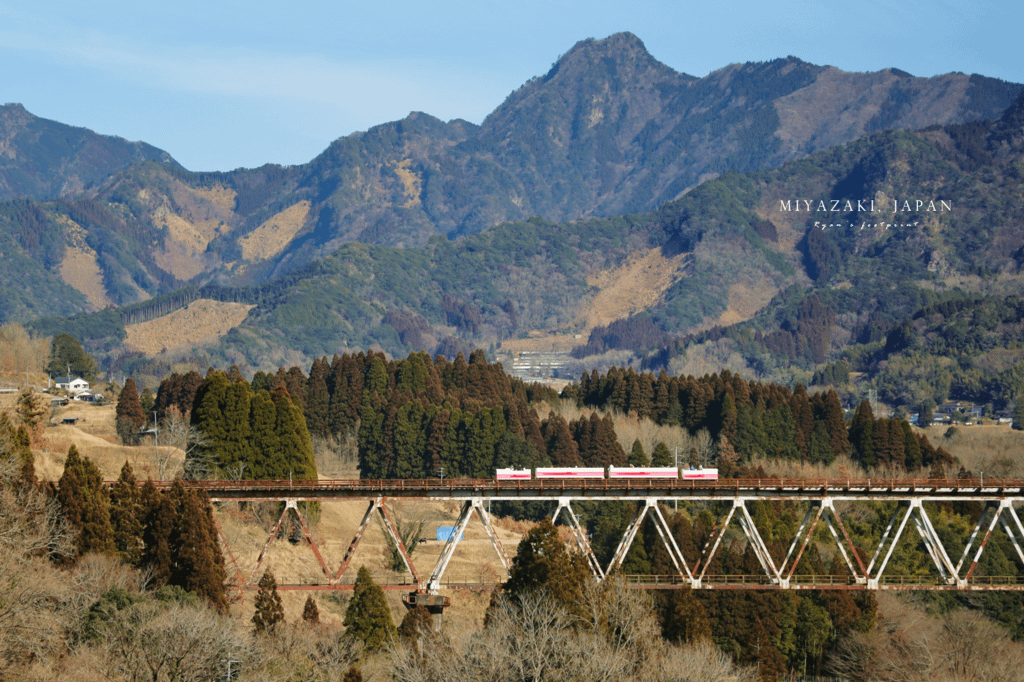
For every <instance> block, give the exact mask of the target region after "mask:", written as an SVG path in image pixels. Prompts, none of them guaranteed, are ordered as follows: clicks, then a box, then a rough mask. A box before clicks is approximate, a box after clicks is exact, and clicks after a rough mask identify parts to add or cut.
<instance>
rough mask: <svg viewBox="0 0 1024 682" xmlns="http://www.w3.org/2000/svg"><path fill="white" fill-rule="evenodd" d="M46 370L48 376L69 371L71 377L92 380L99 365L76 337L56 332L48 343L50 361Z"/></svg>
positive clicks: (60, 374) (62, 374)
mask: <svg viewBox="0 0 1024 682" xmlns="http://www.w3.org/2000/svg"><path fill="white" fill-rule="evenodd" d="M46 371H47V372H48V373H49V374H50V376H64V375H66V374H67V373H68V372H69V371H70V372H71V378H74V377H75V376H80V377H82V378H83V379H85V380H86V381H93V380H94V379H95V378H96V373H97V372H98V371H99V366H98V365H97V364H96V361H95V360H94V359H93V357H92V356H91V355H89V354H88V353H86V352H85V349H83V348H82V344H81V343H80V342H79V340H78V339H76V338H75V337H73V336H71V335H70V334H57V335H56V336H54V337H53V341H52V342H51V343H50V363H49V364H48V365H47V366H46Z"/></svg>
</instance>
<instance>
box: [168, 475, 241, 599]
mask: <svg viewBox="0 0 1024 682" xmlns="http://www.w3.org/2000/svg"><path fill="white" fill-rule="evenodd" d="M171 497H172V498H173V499H174V502H175V506H176V508H177V515H176V518H175V525H174V529H173V531H172V532H171V536H170V539H169V545H170V550H171V556H172V557H173V563H172V564H171V574H170V580H169V581H168V582H169V583H170V584H171V585H178V586H180V587H182V588H184V589H185V590H187V591H189V592H195V593H196V594H198V595H199V596H200V597H202V598H203V599H205V600H206V601H207V602H209V603H210V605H211V606H213V607H214V608H216V609H217V610H218V611H221V612H224V611H226V610H227V595H226V594H225V592H224V581H225V579H226V577H227V575H226V571H225V569H224V556H223V554H221V551H220V545H219V543H218V542H217V532H216V527H215V526H214V523H213V508H212V507H211V506H210V503H209V500H208V499H207V498H206V493H205V492H201V491H196V490H186V489H185V487H184V486H183V485H182V483H181V480H180V479H179V480H176V481H175V482H174V486H173V487H172V488H171Z"/></svg>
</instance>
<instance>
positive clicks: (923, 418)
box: [917, 398, 935, 429]
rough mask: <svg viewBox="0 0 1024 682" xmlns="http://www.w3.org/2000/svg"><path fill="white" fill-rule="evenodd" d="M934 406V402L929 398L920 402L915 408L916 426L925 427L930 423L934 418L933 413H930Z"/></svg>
mask: <svg viewBox="0 0 1024 682" xmlns="http://www.w3.org/2000/svg"><path fill="white" fill-rule="evenodd" d="M934 407H935V403H933V402H932V400H931V399H930V398H929V399H928V400H925V401H924V402H923V403H921V406H920V407H919V408H918V409H917V426H918V428H922V429H926V428H928V427H929V426H931V425H932V419H934V418H935V415H933V414H932V409H933V408H934Z"/></svg>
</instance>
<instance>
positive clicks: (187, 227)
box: [158, 213, 217, 253]
mask: <svg viewBox="0 0 1024 682" xmlns="http://www.w3.org/2000/svg"><path fill="white" fill-rule="evenodd" d="M158 224H159V225H161V226H163V227H166V228H167V236H168V237H169V238H170V239H172V240H173V241H174V242H176V243H178V244H180V245H181V246H183V247H184V248H186V249H188V250H189V251H191V252H192V253H202V252H203V251H205V250H206V247H207V245H208V244H209V243H210V242H211V241H212V240H213V238H214V237H216V236H217V223H216V222H215V221H212V220H202V221H197V222H196V223H191V222H189V221H187V220H185V219H184V218H182V217H181V216H179V215H175V214H174V213H164V214H163V215H161V216H160V217H159V218H158Z"/></svg>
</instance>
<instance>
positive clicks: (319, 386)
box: [305, 358, 331, 438]
mask: <svg viewBox="0 0 1024 682" xmlns="http://www.w3.org/2000/svg"><path fill="white" fill-rule="evenodd" d="M330 371H331V367H330V365H328V364H327V358H318V359H316V360H314V361H313V366H312V367H311V368H310V370H309V381H307V382H306V409H305V416H306V427H307V428H308V429H309V434H310V435H311V436H317V437H320V438H326V437H327V436H329V435H330V433H331V430H330V414H329V411H330V403H331V395H330V392H329V391H328V390H327V377H328V374H329V373H330Z"/></svg>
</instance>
